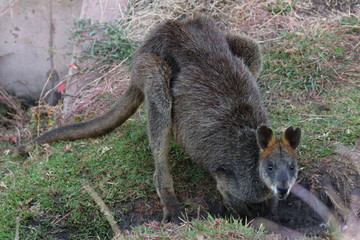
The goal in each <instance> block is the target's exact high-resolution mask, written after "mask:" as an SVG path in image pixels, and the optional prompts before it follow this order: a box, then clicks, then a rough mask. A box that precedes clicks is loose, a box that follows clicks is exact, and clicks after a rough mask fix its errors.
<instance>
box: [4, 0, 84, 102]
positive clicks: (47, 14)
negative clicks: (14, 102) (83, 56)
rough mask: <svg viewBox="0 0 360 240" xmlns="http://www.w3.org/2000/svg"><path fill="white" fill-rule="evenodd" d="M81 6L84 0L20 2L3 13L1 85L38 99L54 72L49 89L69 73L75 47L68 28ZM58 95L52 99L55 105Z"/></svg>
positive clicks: (17, 93) (48, 85) (30, 98)
mask: <svg viewBox="0 0 360 240" xmlns="http://www.w3.org/2000/svg"><path fill="white" fill-rule="evenodd" d="M3 5H4V4H2V7H4V6H3ZM81 6H82V1H81V0H76V1H71V0H67V1H54V0H50V1H49V0H26V1H17V2H16V3H15V4H14V6H13V7H12V8H11V9H9V10H8V11H7V12H6V13H5V14H4V15H2V16H0V85H1V86H2V87H4V88H5V89H7V90H8V91H11V92H12V93H15V95H16V96H19V97H23V98H26V99H28V100H33V101H34V100H36V99H38V98H39V96H40V93H41V90H42V89H43V87H44V85H45V82H46V80H47V79H48V78H49V75H50V73H52V75H51V76H50V79H49V80H50V81H49V82H48V84H47V86H46V89H50V88H51V87H53V86H54V85H55V84H56V83H57V81H58V80H59V78H61V77H62V76H64V75H66V74H67V72H68V65H69V62H70V59H71V52H72V49H73V47H72V45H71V44H69V43H68V41H67V39H68V33H67V32H66V29H67V28H71V27H72V26H73V22H74V19H75V18H76V17H78V16H79V14H80V11H81ZM54 97H55V96H51V97H50V98H48V101H49V102H50V103H52V104H53V103H55V99H54Z"/></svg>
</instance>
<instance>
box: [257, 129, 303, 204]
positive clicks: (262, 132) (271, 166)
mask: <svg viewBox="0 0 360 240" xmlns="http://www.w3.org/2000/svg"><path fill="white" fill-rule="evenodd" d="M256 136H257V143H258V145H259V147H260V160H259V161H260V162H259V175H260V178H261V180H262V181H263V182H264V183H265V184H266V186H267V187H268V188H269V189H271V190H272V192H273V194H274V196H275V197H277V198H278V199H280V200H281V199H285V198H286V197H287V196H288V195H289V192H290V189H291V187H292V186H293V184H294V183H295V180H296V178H297V174H298V166H297V162H296V148H297V146H298V145H299V143H300V137H301V130H300V128H296V129H295V130H294V129H293V128H292V127H289V128H288V129H286V130H285V131H284V133H283V134H282V136H281V138H280V139H277V138H276V137H275V135H274V133H273V131H272V130H271V129H270V128H268V127H267V126H260V127H259V128H258V129H257V131H256Z"/></svg>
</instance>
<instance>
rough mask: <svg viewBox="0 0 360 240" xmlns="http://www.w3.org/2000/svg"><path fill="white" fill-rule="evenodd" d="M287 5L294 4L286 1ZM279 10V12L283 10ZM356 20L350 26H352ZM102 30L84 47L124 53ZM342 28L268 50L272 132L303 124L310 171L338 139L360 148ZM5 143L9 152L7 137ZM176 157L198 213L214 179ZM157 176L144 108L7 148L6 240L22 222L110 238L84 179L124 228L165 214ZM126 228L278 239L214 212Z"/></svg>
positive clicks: (284, 40)
mask: <svg viewBox="0 0 360 240" xmlns="http://www.w3.org/2000/svg"><path fill="white" fill-rule="evenodd" d="M278 5H282V2H281V1H279V2H278ZM284 7H285V10H286V9H287V8H286V7H287V5H285V6H284ZM271 11H272V12H274V14H277V10H275V9H272V10H271ZM282 11H283V12H285V13H286V11H287V10H286V11H284V10H282ZM343 21H345V20H343ZM349 21H351V22H349ZM349 21H348V20H346V22H344V24H345V25H349V24H353V23H352V21H353V20H349ZM78 24H79V25H78V27H79V29H80V30H79V31H77V32H74V39H77V37H79V38H80V37H81V36H84V34H85V33H86V34H87V35H88V36H89V37H92V36H94V35H96V34H99V32H100V30H99V28H100V26H99V25H97V24H95V23H91V22H90V23H85V22H83V23H80V22H79V23H78ZM87 24H89V25H90V27H87ZM104 26H105V29H107V30H105V31H104V33H105V34H109V36H110V37H114V38H113V39H112V40H111V41H113V42H112V43H111V42H102V44H100V42H96V41H97V40H96V41H94V42H92V44H90V45H89V46H90V48H87V47H86V46H84V47H85V52H87V54H89V55H91V56H95V57H96V56H99V57H101V56H102V55H103V56H105V55H104V52H110V53H111V54H112V53H116V58H117V57H118V54H120V53H121V54H122V52H121V51H120V52H118V50H117V49H113V50H111V49H112V48H111V49H110V50H109V48H108V45H114V43H115V45H117V41H123V40H124V39H123V35H122V32H121V30H120V29H118V28H113V26H107V25H101V27H102V28H101V29H103V27H104ZM351 26H353V25H351ZM346 29H349V28H346ZM355 29H356V28H355ZM101 31H103V30H101ZM119 31H120V32H119ZM86 34H85V35H86ZM342 34H345V33H344V32H343V30H342V29H324V28H322V27H320V26H319V27H317V28H312V29H304V28H302V29H294V30H292V31H281V32H279V34H278V38H277V39H280V40H277V41H273V42H270V43H269V44H268V45H266V46H265V48H264V67H263V72H262V75H261V77H260V79H259V83H260V85H261V88H262V90H263V92H264V96H265V99H266V101H267V103H268V106H269V112H270V117H271V120H272V122H273V126H274V128H275V129H278V130H280V129H282V128H285V127H287V126H289V125H293V126H300V127H301V128H302V129H303V132H304V134H303V138H302V143H301V148H300V153H301V154H300V165H301V167H302V170H306V167H307V164H308V162H309V161H317V160H318V159H320V158H322V157H324V156H327V155H330V154H332V153H333V151H332V148H331V144H332V142H334V141H337V142H340V143H342V144H345V145H354V144H355V141H356V140H357V139H359V129H360V123H359V121H358V120H359V116H360V112H359V109H360V103H359V101H358V93H359V90H360V89H359V85H358V82H357V83H356V82H355V84H354V82H353V79H352V78H351V77H349V76H347V75H341V78H340V77H339V73H341V69H342V66H344V65H348V64H356V63H355V60H354V59H352V58H351V57H348V53H347V51H348V49H345V47H344V45H342V44H341V41H344V40H345V39H346V37H347V36H346V34H357V33H356V32H354V31H350V32H349V31H347V33H346V34H345V35H342ZM124 41H125V43H126V40H124ZM98 44H99V45H98ZM131 44H133V43H131ZM131 44H130V45H129V46H130V47H129V48H127V47H125V48H126V49H125V50H124V51H125V52H126V54H131V53H132V51H133V47H134V46H133V45H131ZM125 45H126V44H125ZM99 46H100V47H99ZM126 46H127V45H126ZM121 54H120V55H121ZM126 54H125V55H124V57H125V58H127V57H128V55H126ZM107 59H110V60H111V59H112V55H107ZM343 79H346V80H347V81H343ZM355 81H356V80H355ZM1 146H2V148H4V149H5V148H8V146H7V145H5V143H1ZM170 154H171V165H172V167H173V172H174V178H175V182H176V184H175V188H176V189H175V190H176V192H177V194H178V196H179V197H180V199H181V201H182V202H183V203H184V205H185V206H186V207H187V208H188V209H189V211H190V212H196V210H197V209H198V208H199V206H200V207H201V204H203V203H202V202H199V201H201V199H199V198H198V196H199V195H206V194H214V192H215V187H214V183H213V181H212V180H211V178H210V177H209V176H207V174H206V173H205V172H204V171H203V170H202V169H201V168H200V167H199V166H197V165H196V164H194V163H192V162H191V161H190V159H189V158H188V157H187V156H186V155H185V154H184V153H183V152H182V151H181V150H180V149H179V148H178V147H177V146H175V145H174V144H172V145H171V149H170ZM152 174H153V159H152V157H151V153H150V150H149V147H148V141H147V137H146V118H145V117H144V114H143V110H140V112H139V113H138V114H136V115H135V116H134V117H133V118H131V119H130V120H129V121H127V122H126V123H125V124H124V126H122V127H121V128H119V129H117V130H115V131H114V132H112V133H111V134H109V135H107V136H104V137H101V138H97V139H90V140H82V141H74V142H61V143H56V144H51V148H49V147H48V146H38V147H37V149H35V150H34V151H32V152H31V156H30V157H29V158H26V159H20V158H12V157H10V155H9V154H5V155H4V157H3V158H2V159H1V161H0V199H1V201H0V212H1V214H0V239H13V238H14V236H15V234H16V227H17V226H18V227H19V234H20V239H110V238H111V237H112V232H111V229H110V228H109V226H108V223H107V221H106V220H105V218H104V216H103V214H102V213H101V212H100V210H99V208H98V207H97V206H96V205H95V203H94V202H93V200H92V199H91V198H90V197H89V195H88V194H87V193H86V192H85V191H84V189H83V188H82V185H81V184H82V183H83V182H84V181H86V182H87V183H89V184H90V186H91V187H92V188H94V190H95V191H96V192H97V193H98V194H99V195H100V197H101V198H102V199H103V200H104V201H105V203H106V204H107V205H108V206H109V207H110V209H112V210H113V211H114V212H113V214H114V216H115V219H116V221H117V222H118V223H119V225H122V224H124V225H126V224H127V221H129V220H128V219H127V216H128V215H129V214H130V213H132V214H135V216H151V217H149V219H152V220H154V219H155V220H159V219H160V217H161V216H160V215H161V207H160V205H159V201H158V197H157V195H156V192H155V188H154V186H153V183H152ZM17 219H18V223H17ZM145 220H146V219H145ZM124 232H125V234H126V237H127V238H129V239H138V238H144V239H196V238H200V239H232V238H239V239H265V238H267V239H277V238H276V237H274V236H271V235H268V234H265V233H264V232H263V231H256V230H254V229H253V228H250V227H249V226H247V225H243V224H241V223H240V222H239V221H238V220H235V219H221V218H212V217H208V218H207V219H202V218H199V219H195V220H193V221H191V222H189V221H187V220H185V221H184V223H183V224H182V225H180V226H175V225H172V224H162V223H159V222H157V221H153V222H149V223H148V224H146V225H141V226H138V227H135V228H133V230H132V231H131V232H130V231H129V230H126V231H124Z"/></svg>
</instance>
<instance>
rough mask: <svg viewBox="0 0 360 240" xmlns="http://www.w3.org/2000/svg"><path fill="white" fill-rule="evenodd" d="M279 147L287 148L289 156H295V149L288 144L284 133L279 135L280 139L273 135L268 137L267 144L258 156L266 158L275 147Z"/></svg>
mask: <svg viewBox="0 0 360 240" xmlns="http://www.w3.org/2000/svg"><path fill="white" fill-rule="evenodd" d="M279 147H282V148H285V149H287V150H288V152H289V153H290V155H291V156H293V157H296V151H295V149H293V148H292V147H291V146H290V143H289V141H288V140H287V139H286V138H285V136H284V135H282V136H281V139H280V140H279V139H277V138H276V137H275V136H273V137H272V138H271V139H270V141H269V143H268V146H267V147H266V148H265V149H261V152H260V156H261V157H262V158H267V157H268V156H269V155H270V154H271V153H272V152H273V151H274V150H275V149H276V148H279Z"/></svg>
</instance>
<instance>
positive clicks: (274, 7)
mask: <svg viewBox="0 0 360 240" xmlns="http://www.w3.org/2000/svg"><path fill="white" fill-rule="evenodd" d="M293 7H294V4H293V3H292V2H287V1H282V0H277V1H276V2H275V3H270V4H269V5H268V6H267V7H266V10H267V11H268V12H270V13H271V14H273V15H277V14H281V15H287V14H288V13H289V12H291V10H292V9H293Z"/></svg>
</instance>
